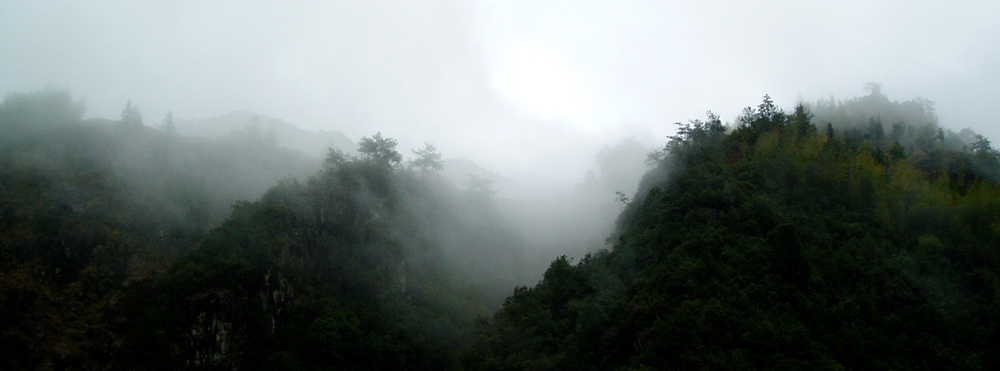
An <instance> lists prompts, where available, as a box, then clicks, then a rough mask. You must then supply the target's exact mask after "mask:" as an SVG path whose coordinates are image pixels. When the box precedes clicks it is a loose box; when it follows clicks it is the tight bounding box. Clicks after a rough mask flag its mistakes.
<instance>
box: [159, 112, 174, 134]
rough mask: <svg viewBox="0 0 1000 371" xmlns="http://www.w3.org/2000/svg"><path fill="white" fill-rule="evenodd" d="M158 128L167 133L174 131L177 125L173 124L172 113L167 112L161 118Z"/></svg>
mask: <svg viewBox="0 0 1000 371" xmlns="http://www.w3.org/2000/svg"><path fill="white" fill-rule="evenodd" d="M160 129H163V131H166V132H168V133H176V132H177V127H175V126H174V113H173V112H167V116H166V117H164V118H163V123H162V124H160Z"/></svg>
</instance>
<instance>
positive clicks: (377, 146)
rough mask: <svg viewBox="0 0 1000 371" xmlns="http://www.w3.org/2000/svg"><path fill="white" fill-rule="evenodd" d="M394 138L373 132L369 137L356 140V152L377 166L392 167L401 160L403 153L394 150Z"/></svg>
mask: <svg viewBox="0 0 1000 371" xmlns="http://www.w3.org/2000/svg"><path fill="white" fill-rule="evenodd" d="M396 143H397V142H396V140H395V139H392V138H384V137H382V132H378V133H375V135H372V137H371V138H369V137H363V138H361V140H360V141H359V142H358V144H359V145H358V154H360V155H361V159H363V160H365V161H368V162H371V163H373V164H375V165H377V166H379V167H383V168H386V169H393V168H395V167H396V166H398V165H399V163H400V162H401V161H403V155H401V154H399V152H396Z"/></svg>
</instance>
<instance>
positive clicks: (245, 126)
mask: <svg viewBox="0 0 1000 371" xmlns="http://www.w3.org/2000/svg"><path fill="white" fill-rule="evenodd" d="M176 126H177V132H178V133H179V134H184V135H192V136H199V137H208V138H219V137H226V136H240V135H252V136H263V137H264V138H266V139H268V140H271V141H274V144H276V145H278V146H279V147H284V148H287V149H292V150H299V151H302V153H304V154H307V155H310V156H313V157H316V158H323V156H326V151H327V149H328V148H339V149H341V150H343V151H344V152H347V153H354V152H355V150H356V149H357V144H355V143H354V142H353V141H352V140H350V139H348V138H347V136H345V135H344V133H342V132H340V131H338V130H305V129H302V128H301V127H299V126H298V125H295V124H292V123H288V122H285V121H284V120H282V119H280V118H274V117H271V116H268V115H262V114H258V113H255V112H251V111H245V110H241V111H232V112H229V113H226V114H222V115H219V116H212V117H208V118H202V119H187V120H178V121H177V122H176Z"/></svg>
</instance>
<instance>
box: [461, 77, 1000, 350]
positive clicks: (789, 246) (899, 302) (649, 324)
mask: <svg viewBox="0 0 1000 371" xmlns="http://www.w3.org/2000/svg"><path fill="white" fill-rule="evenodd" d="M866 105H875V106H879V105H881V107H882V108H883V109H885V110H884V111H881V112H896V113H906V114H911V115H912V116H914V117H919V118H921V119H927V120H929V121H923V122H917V123H911V122H906V121H898V122H895V123H894V124H896V125H894V128H895V130H896V134H893V135H891V136H885V135H878V134H879V133H883V131H884V128H883V127H882V124H881V122H880V121H879V120H881V119H882V118H877V117H874V116H873V119H872V120H867V118H866V119H865V120H864V124H866V126H865V127H866V128H870V130H869V131H868V132H867V134H866V133H865V131H862V130H860V129H856V128H857V124H852V123H851V122H845V121H840V122H837V123H836V124H834V123H833V122H832V121H830V122H829V125H827V128H826V130H822V129H821V130H817V128H816V127H815V125H814V121H813V119H812V118H813V117H812V114H810V113H809V112H808V110H807V109H806V108H805V107H804V106H799V107H797V108H796V110H795V111H794V113H793V114H787V113H785V112H784V111H782V110H781V109H779V108H777V107H776V106H774V105H773V103H771V101H770V99H769V98H767V97H765V100H764V102H763V103H762V104H761V105H760V106H758V107H756V108H748V109H747V110H745V111H744V114H743V115H742V116H741V118H740V120H739V123H738V124H737V125H736V126H735V127H733V128H727V127H726V126H725V125H723V124H722V122H721V121H720V120H719V119H718V117H717V116H714V115H712V114H709V118H708V120H706V121H700V120H698V121H693V122H691V123H689V124H684V125H681V126H680V130H679V131H678V134H677V135H676V136H674V137H671V140H670V142H669V143H668V144H667V146H666V148H665V149H664V150H663V151H662V152H660V153H654V154H653V155H652V156H651V157H652V158H653V159H654V161H657V168H656V169H654V170H653V171H651V172H650V174H649V175H647V177H646V179H645V180H644V184H643V186H642V187H641V190H642V191H641V192H640V193H639V194H638V195H637V197H636V200H635V201H633V202H631V203H630V204H629V205H628V208H627V210H626V211H625V212H624V213H623V214H622V216H621V217H620V220H619V231H618V232H617V234H616V240H615V245H614V249H613V250H612V251H610V252H602V253H599V254H596V255H593V256H587V257H585V258H583V259H581V260H580V261H579V262H578V263H576V264H571V261H570V259H567V258H565V257H562V258H560V259H557V260H556V261H554V262H552V264H551V266H550V268H549V269H548V271H547V272H546V273H545V276H544V279H543V280H542V281H541V282H540V283H539V284H538V285H537V286H535V287H532V288H526V287H523V288H519V289H517V290H516V291H515V292H514V294H513V295H512V296H510V297H509V298H508V299H507V301H506V302H505V304H504V307H503V309H502V310H501V311H499V312H498V313H496V314H495V315H493V316H492V317H491V318H488V319H484V320H482V321H481V322H480V323H479V324H478V327H477V330H476V335H475V336H476V340H475V342H474V344H473V345H472V346H471V347H470V349H468V350H467V351H466V353H465V354H464V356H463V360H462V362H463V366H464V367H465V368H467V369H481V370H524V369H538V370H540V369H578V370H587V369H593V370H606V369H995V368H997V367H1000V352H998V350H997V348H996V346H995V345H996V344H1000V327H998V325H997V324H998V323H1000V249H998V246H1000V187H998V186H997V184H996V183H994V182H993V181H991V180H989V179H990V178H991V177H992V174H995V171H996V169H997V166H998V162H997V158H998V156H997V152H996V151H995V150H993V149H992V148H991V147H990V146H989V144H988V142H985V143H984V142H983V138H982V137H976V138H974V140H975V142H973V143H971V146H968V147H966V148H965V149H964V150H958V151H956V150H952V149H949V147H948V146H946V145H944V144H945V140H946V139H947V138H948V136H946V135H945V132H944V131H943V130H936V129H937V127H936V126H935V125H934V121H933V113H932V112H931V111H929V110H927V109H926V108H927V105H922V104H915V103H914V102H912V101H911V102H903V103H898V102H889V101H888V100H887V99H884V97H883V96H881V95H880V93H879V92H878V89H877V87H875V89H873V92H872V94H871V95H869V96H868V97H865V98H861V99H855V100H850V101H846V102H836V103H828V104H827V105H826V107H819V108H818V109H817V111H821V113H822V114H824V117H832V116H834V115H833V114H830V112H828V110H824V109H825V108H830V107H832V108H836V109H838V110H839V111H840V112H841V113H845V115H846V114H847V113H851V114H854V113H856V112H864V110H862V109H861V108H870V107H868V106H866ZM817 116H819V115H817ZM886 116H889V115H886ZM894 117H899V115H897V116H894ZM883 118H885V117H883ZM911 125H912V126H911ZM928 125H929V127H928ZM838 129H839V130H840V131H841V133H839V134H838V133H837V132H836V131H837V130H838ZM907 133H909V134H907ZM970 147H971V148H972V149H971V150H970Z"/></svg>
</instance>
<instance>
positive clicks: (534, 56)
mask: <svg viewBox="0 0 1000 371" xmlns="http://www.w3.org/2000/svg"><path fill="white" fill-rule="evenodd" d="M997 16H1000V6H998V5H996V3H994V2H988V1H970V2H963V3H961V4H953V5H944V4H930V3H920V4H913V3H911V2H902V1H888V2H880V3H877V4H870V3H869V2H862V1H852V2H836V3H832V2H831V3H820V4H811V5H798V4H788V3H782V2H765V3H755V4H744V3H742V2H732V1H708V2H697V3H691V4H662V3H658V2H614V3H602V2H568V1H552V2H543V3H536V2H530V3H529V2H501V1H480V2H459V1H433V2H420V3H403V2H388V1H377V2H335V3H331V2H282V3H281V4H266V3H254V4H245V3H242V2H233V1H221V2H212V3H208V4H205V3H200V2H170V3H160V4H147V3H129V2H115V1H107V2H86V3H76V2H67V3H49V2H29V1H6V2H4V3H3V4H2V5H0V45H2V46H3V48H4V50H5V52H4V53H3V54H2V55H0V70H2V71H4V74H3V77H2V78H0V91H2V92H4V93H11V92H29V91H36V90H39V89H42V88H57V89H68V90H70V91H71V92H72V94H73V95H74V97H76V98H82V99H84V101H85V106H86V108H87V111H86V113H85V117H93V118H107V119H116V118H117V117H118V116H119V114H120V112H121V110H122V108H123V106H124V104H125V102H126V101H128V100H131V101H132V102H134V103H135V105H136V106H137V107H139V108H140V109H141V111H142V113H143V114H144V117H145V118H146V124H147V125H153V126H155V125H156V124H157V123H159V122H160V121H161V120H162V118H163V117H165V115H166V114H167V113H168V112H170V113H171V114H172V115H173V116H174V118H175V121H176V122H177V127H178V130H179V131H180V132H181V133H182V134H186V135H202V136H216V137H219V136H226V135H231V133H232V132H233V131H234V130H236V128H238V127H240V126H239V125H241V123H246V122H248V121H251V122H253V123H254V125H257V124H259V125H260V126H259V128H260V130H274V131H275V132H276V133H277V135H278V136H279V141H280V142H281V143H280V144H281V145H283V146H285V147H288V148H290V149H293V150H299V151H301V152H303V153H306V154H309V155H312V156H316V157H321V156H323V154H324V151H325V148H326V147H328V146H332V147H341V148H343V149H345V150H347V151H351V150H353V148H351V146H352V145H353V143H352V142H351V141H356V140H357V139H358V138H361V137H362V136H368V135H371V134H373V133H375V132H382V133H384V134H385V135H386V136H387V137H391V138H394V139H397V140H398V141H399V149H400V152H401V153H403V154H404V155H411V152H410V149H416V148H419V147H420V146H422V144H423V143H424V142H430V143H433V144H434V145H435V146H437V148H438V150H439V151H440V152H441V153H442V155H443V156H444V158H445V159H446V160H447V161H448V164H449V166H448V167H447V168H446V169H445V171H444V173H443V174H444V175H445V176H446V177H447V178H449V179H451V181H452V182H453V183H454V184H456V185H458V186H461V182H462V179H464V177H465V176H467V174H474V175H480V176H488V177H489V178H491V179H493V180H494V185H495V187H496V188H497V190H498V195H497V197H498V199H500V200H504V202H506V203H507V204H509V205H513V206H509V209H510V210H509V213H510V214H512V215H518V214H519V213H522V212H524V210H534V211H532V212H531V213H530V215H529V216H528V217H520V218H519V217H513V219H516V220H518V221H519V222H521V223H522V224H523V227H524V228H525V229H526V232H525V233H526V235H528V236H533V237H534V239H533V240H534V241H537V242H538V244H541V245H566V246H576V247H575V248H576V249H584V250H587V249H593V248H597V247H599V246H600V245H601V243H600V242H597V241H600V239H601V238H603V237H602V236H605V235H606V233H607V232H609V229H610V226H611V220H613V218H614V215H616V214H617V212H618V211H619V210H620V207H618V206H616V205H619V203H618V202H617V201H615V200H616V196H615V192H616V191H621V192H623V194H625V195H626V196H632V194H633V193H634V191H635V185H636V184H637V183H638V178H639V176H641V174H642V172H643V171H644V170H645V169H643V168H642V166H641V165H639V163H637V162H636V161H638V160H641V159H640V158H638V157H636V156H633V157H636V158H635V159H633V160H632V162H631V165H623V166H624V167H623V166H608V165H607V164H606V163H607V160H606V159H605V160H604V161H605V164H604V165H602V164H601V163H600V161H601V160H600V159H599V158H600V154H601V153H602V152H601V151H602V148H603V149H604V150H605V152H603V153H605V154H606V153H607V152H606V151H607V150H608V149H609V148H611V147H613V146H615V145H616V143H620V141H622V140H623V138H633V139H632V140H633V141H634V144H636V146H641V147H643V148H645V149H646V150H653V149H656V148H659V147H661V146H662V145H663V144H664V143H665V141H666V137H667V136H668V135H671V134H672V133H673V131H674V128H675V127H674V125H672V123H674V122H678V121H686V120H688V119H691V118H697V117H702V116H703V114H704V112H705V111H706V110H713V111H715V112H716V113H718V114H719V115H720V116H721V117H722V119H723V120H726V121H729V122H732V121H733V120H734V119H735V118H736V116H737V115H738V114H739V108H740V107H745V106H748V105H753V104H755V102H758V101H759V98H760V97H761V96H762V95H763V94H770V96H772V97H774V99H775V102H776V103H777V104H778V105H780V106H784V107H791V106H792V105H794V104H795V103H796V102H799V101H815V100H819V99H830V98H836V99H840V98H850V97H853V96H857V95H859V94H860V93H862V92H863V89H862V87H863V86H865V84H866V83H869V82H879V83H881V84H882V86H883V91H884V92H885V93H886V94H887V95H889V96H892V97H899V98H902V99H909V98H912V97H923V98H926V99H929V100H931V101H933V102H934V108H935V110H936V114H937V115H938V118H939V122H940V123H941V124H942V126H945V127H948V128H951V129H954V130H955V131H959V130H960V129H962V128H965V127H969V128H971V129H973V130H974V131H976V132H979V133H982V134H984V135H985V136H987V137H989V138H992V139H993V140H994V141H996V140H998V139H1000V129H998V127H997V126H996V125H995V124H994V120H995V118H996V117H998V116H1000V107H998V106H997V105H996V104H995V97H997V96H1000V91H998V89H1000V88H998V87H1000V81H998V80H1000V75H997V73H996V72H995V66H996V65H997V64H998V62H1000V50H997V49H996V48H991V47H988V46H990V45H997V44H998V43H1000V25H998V24H997V23H996V22H995V21H994V20H995V19H996V17H997ZM233 125H236V126H233ZM268 128H270V129H268ZM254 130H257V129H254ZM629 166H631V167H629ZM610 169H618V170H621V169H632V170H629V171H624V172H622V171H619V172H618V173H614V174H612V173H610V172H609V171H610ZM613 178H617V179H613ZM598 183H599V184H598ZM567 189H573V190H574V191H572V192H567V191H566V190H567ZM553 195H558V196H553ZM581 202H582V203H583V204H581ZM580 208H584V209H587V210H582V209H580ZM526 215H528V214H526ZM566 215H575V216H581V215H586V217H579V218H575V219H574V218H572V217H567V216H566ZM581 218H582V219H581ZM583 219H587V220H583ZM598 226H603V227H598ZM543 231H545V232H543ZM581 231H587V232H589V233H580V232H581ZM570 237H574V239H570ZM582 246H587V247H582Z"/></svg>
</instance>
